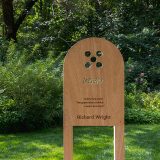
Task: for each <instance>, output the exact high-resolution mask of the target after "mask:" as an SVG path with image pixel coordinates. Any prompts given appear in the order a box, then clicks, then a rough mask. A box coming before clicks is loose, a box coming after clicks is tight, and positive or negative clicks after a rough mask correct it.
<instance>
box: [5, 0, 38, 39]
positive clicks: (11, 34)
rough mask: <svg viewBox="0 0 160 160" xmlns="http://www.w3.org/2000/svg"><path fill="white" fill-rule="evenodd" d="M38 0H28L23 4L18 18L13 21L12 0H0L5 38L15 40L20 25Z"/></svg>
mask: <svg viewBox="0 0 160 160" xmlns="http://www.w3.org/2000/svg"><path fill="white" fill-rule="evenodd" d="M37 1H38V0H28V1H27V2H26V4H25V9H24V10H23V11H22V13H21V14H20V16H19V18H18V19H17V20H16V21H15V19H14V11H13V0H2V10H3V19H4V23H5V28H6V33H5V35H6V38H7V39H8V40H11V39H13V40H15V41H16V40H17V38H16V35H17V31H18V29H19V27H20V25H21V24H22V23H23V21H24V19H25V18H26V16H27V14H28V12H29V11H30V10H31V9H32V7H33V6H34V4H35V3H36V2H37Z"/></svg>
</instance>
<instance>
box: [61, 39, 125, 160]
mask: <svg viewBox="0 0 160 160" xmlns="http://www.w3.org/2000/svg"><path fill="white" fill-rule="evenodd" d="M89 65H90V66H89ZM101 65H102V66H101ZM63 94H64V95H63V97H64V160H73V157H72V156H73V126H113V127H114V160H124V62H123V58H122V55H121V53H120V52H119V50H118V49H117V48H116V47H115V46H114V45H113V44H112V43H111V42H109V41H107V40H105V39H102V38H87V39H84V40H81V41H79V42H78V43H76V44H75V45H74V46H73V47H72V48H71V49H70V50H69V51H68V53H67V55H66V57H65V62H64V91H63Z"/></svg>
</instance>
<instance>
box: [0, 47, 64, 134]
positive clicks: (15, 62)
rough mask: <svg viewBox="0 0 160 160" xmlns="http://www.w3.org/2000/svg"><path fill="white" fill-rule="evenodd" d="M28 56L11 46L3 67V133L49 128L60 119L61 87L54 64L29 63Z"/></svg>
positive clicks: (0, 115)
mask: <svg viewBox="0 0 160 160" xmlns="http://www.w3.org/2000/svg"><path fill="white" fill-rule="evenodd" d="M22 52H23V54H21V53H22ZM25 52H26V51H25V49H23V50H19V51H17V49H16V45H14V44H11V46H10V47H9V49H8V54H7V61H6V63H5V64H4V65H1V67H0V72H1V75H0V84H1V88H0V91H1V92H0V130H1V132H3V131H6V130H9V131H11V130H14V131H16V130H30V129H35V128H41V127H49V126H51V125H55V123H56V119H58V118H59V117H61V115H60V114H61V110H62V107H61V105H62V104H61V94H62V84H61V79H59V78H57V77H56V76H55V74H56V72H58V71H56V69H53V65H54V63H55V61H54V60H53V58H51V57H48V58H47V59H46V60H38V61H36V62H35V63H26V60H27V58H28V57H27V56H26V55H27V53H26V55H25Z"/></svg>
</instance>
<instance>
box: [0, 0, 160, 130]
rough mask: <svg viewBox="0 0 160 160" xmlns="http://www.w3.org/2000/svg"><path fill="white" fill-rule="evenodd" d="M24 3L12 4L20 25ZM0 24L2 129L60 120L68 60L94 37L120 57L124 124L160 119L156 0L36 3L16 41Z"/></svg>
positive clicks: (158, 5) (158, 9) (159, 9)
mask: <svg viewBox="0 0 160 160" xmlns="http://www.w3.org/2000/svg"><path fill="white" fill-rule="evenodd" d="M29 1H30V0H29ZM25 4H26V1H25V0H22V1H13V5H14V19H15V21H16V20H17V19H18V18H19V17H20V15H22V12H23V11H24V10H25ZM0 14H1V15H2V14H3V12H2V8H0ZM155 15H156V16H155ZM12 18H13V17H12ZM0 22H1V23H0V27H1V28H0V73H1V75H0V126H2V127H3V129H4V128H6V129H9V130H12V129H15V128H19V129H20V128H21V127H22V129H24V128H26V129H27V128H28V129H31V128H39V127H42V126H46V127H47V126H48V125H50V124H51V123H53V121H58V120H60V121H62V105H61V103H62V82H61V81H62V64H63V58H64V55H65V54H66V52H67V50H68V49H69V48H70V47H71V46H72V45H73V44H74V43H76V42H77V41H78V40H80V39H83V38H86V37H91V36H96V37H103V38H106V39H108V40H110V41H112V42H113V43H115V44H116V45H117V47H118V48H119V49H120V51H121V53H122V54H123V57H124V61H125V76H126V77H125V87H126V88H125V90H126V93H125V99H126V105H125V106H126V109H125V111H126V122H127V123H159V122H160V121H159V111H160V109H159V105H160V104H159V100H158V98H159V89H160V76H159V75H160V67H159V64H160V58H159V57H160V30H159V22H160V3H159V0H134V1H131V0H125V1H124V0H120V1H118V0H107V1H102V0H85V1H82V0H71V1H66V0H60V1H53V0H48V1H45V0H38V1H36V3H35V4H34V6H33V7H32V9H30V10H28V11H27V14H26V18H25V19H24V20H23V22H22V24H21V25H20V27H19V28H18V32H17V33H16V34H17V35H16V37H17V42H16V44H13V43H12V42H8V41H7V40H6V39H5V34H4V33H5V26H4V20H3V18H2V17H0ZM1 92H2V93H1ZM37 93H38V94H37ZM156 97H158V98H156ZM51 101H52V102H51ZM45 106H46V107H45ZM153 106H154V107H153ZM37 110H38V111H39V115H38V114H37ZM48 113H49V114H48ZM28 115H29V116H28ZM35 115H37V116H35ZM57 118H58V119H57Z"/></svg>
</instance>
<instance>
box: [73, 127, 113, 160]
mask: <svg viewBox="0 0 160 160" xmlns="http://www.w3.org/2000/svg"><path fill="white" fill-rule="evenodd" d="M74 160H113V127H74Z"/></svg>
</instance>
